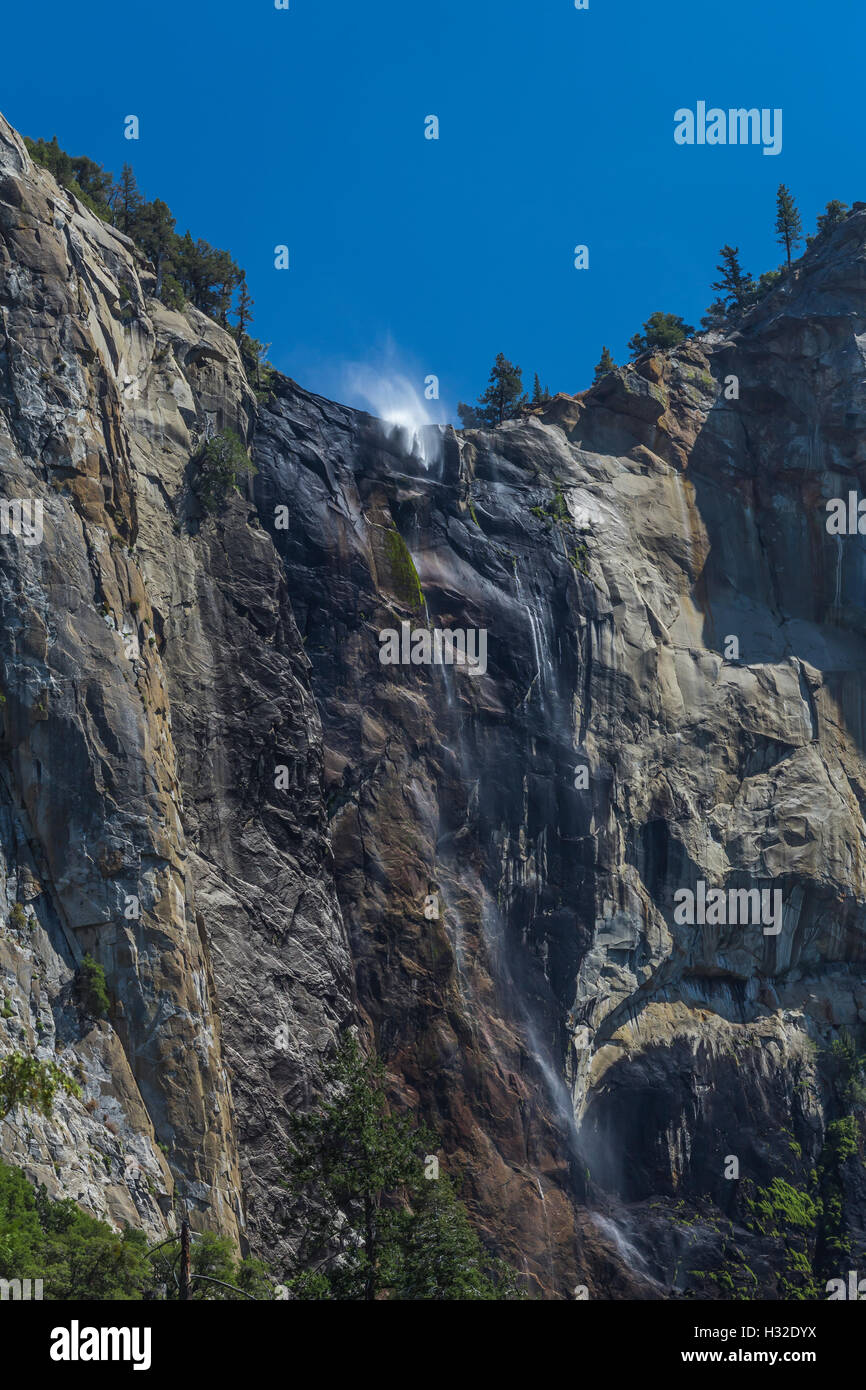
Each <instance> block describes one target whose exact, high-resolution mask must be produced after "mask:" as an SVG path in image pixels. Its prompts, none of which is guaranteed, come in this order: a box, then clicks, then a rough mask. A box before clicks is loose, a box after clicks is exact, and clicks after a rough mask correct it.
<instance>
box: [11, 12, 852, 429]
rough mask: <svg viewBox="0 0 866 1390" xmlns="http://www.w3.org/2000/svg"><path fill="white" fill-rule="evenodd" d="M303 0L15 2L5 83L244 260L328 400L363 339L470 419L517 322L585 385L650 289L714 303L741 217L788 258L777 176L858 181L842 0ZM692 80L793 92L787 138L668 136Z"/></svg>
mask: <svg viewBox="0 0 866 1390" xmlns="http://www.w3.org/2000/svg"><path fill="white" fill-rule="evenodd" d="M290 5H291V8H290V9H289V10H288V11H283V10H277V9H275V7H274V5H273V0H235V2H234V3H228V2H227V0H208V3H193V2H192V0H174V3H167V0H149V4H148V6H147V7H146V8H142V7H140V6H133V5H118V4H117V2H116V0H111V2H110V3H109V0H88V3H87V5H86V6H85V7H78V6H72V5H69V4H68V3H59V0H48V3H43V4H42V5H40V6H39V8H38V11H36V12H34V11H33V10H32V9H31V10H30V11H27V10H26V9H25V7H23V6H18V7H15V8H14V9H13V8H12V7H9V8H7V10H6V13H5V14H4V18H3V39H4V45H3V46H4V50H5V51H6V53H7V55H10V54H11V55H18V56H17V57H16V58H15V60H14V61H12V62H7V63H6V64H5V65H4V74H3V88H2V97H0V109H2V111H3V113H4V115H5V116H6V117H7V119H9V120H10V121H11V122H12V123H13V125H15V126H16V127H17V128H18V129H19V130H21V131H23V132H24V133H26V134H28V135H32V136H34V137H36V136H40V135H41V136H45V137H47V138H50V137H51V136H52V135H54V134H56V135H57V137H58V139H59V141H60V144H61V145H62V146H63V147H64V148H65V149H66V150H68V151H69V152H70V153H71V154H87V155H90V156H91V157H92V158H94V159H98V160H99V161H100V162H102V163H104V164H105V165H106V166H107V167H109V168H110V169H112V170H113V171H114V172H115V173H118V172H119V170H120V166H121V164H122V163H123V162H124V160H128V161H129V162H130V163H131V164H132V165H133V168H134V170H135V173H136V176H137V178H138V181H139V184H140V185H141V187H142V189H143V191H144V193H145V194H146V196H147V197H150V198H153V197H161V198H163V199H164V200H165V201H166V202H167V203H168V204H169V206H170V207H171V209H172V212H173V213H174V214H175V216H176V217H177V224H178V230H179V231H181V232H182V231H184V230H185V229H186V228H187V227H189V228H190V229H191V231H192V232H193V235H197V236H203V237H205V238H206V239H207V240H208V241H210V242H211V243H212V244H213V245H216V246H221V247H225V248H227V249H228V250H230V251H231V252H232V254H233V255H234V257H235V259H236V260H237V261H238V262H239V263H240V264H241V265H243V266H244V267H245V268H246V270H247V276H248V281H249V284H250V288H251V291H252V294H253V296H254V298H255V301H256V307H255V323H254V325H253V332H254V333H255V334H256V335H257V336H258V337H260V338H262V339H264V340H265V341H267V342H270V343H271V344H272V347H271V351H270V357H271V360H272V361H273V362H274V363H275V365H276V366H278V367H279V368H280V369H281V370H282V371H285V372H287V373H288V374H289V375H290V376H293V377H294V378H295V379H296V380H298V381H299V382H301V384H302V385H304V386H307V387H309V388H311V389H313V390H317V391H321V392H323V393H325V394H327V395H331V396H334V397H336V398H338V399H343V400H349V401H350V402H351V403H354V404H364V403H365V402H363V401H362V400H361V399H360V396H359V394H358V391H357V389H356V388H355V386H354V385H353V382H354V380H355V375H356V374H353V373H352V371H351V365H352V364H362V365H363V366H364V367H366V368H367V369H368V370H372V372H373V373H376V374H380V373H382V372H386V373H387V372H397V373H401V374H403V375H404V376H405V377H407V378H408V379H409V380H410V381H411V382H412V383H413V385H415V386H416V387H417V389H418V391H419V393H420V392H422V391H423V382H424V378H425V377H426V376H427V375H428V374H436V375H437V376H438V377H439V379H440V391H441V401H440V402H439V403H438V406H437V403H432V406H431V409H432V410H433V411H434V412H435V413H436V416H437V418H442V419H448V418H452V419H453V418H454V408H455V406H456V402H457V400H458V399H463V400H471V399H474V398H475V396H477V394H478V393H479V391H480V390H481V389H482V388H483V386H484V384H485V382H486V378H487V374H488V372H489V369H490V365H491V362H492V360H493V357H494V356H495V354H496V353H497V352H499V351H502V352H504V353H505V354H506V355H507V356H509V357H510V358H512V360H515V361H517V362H518V363H519V364H520V365H521V367H522V368H523V371H524V379H525V380H526V381H527V383H528V384H529V385H531V382H532V374H533V372H535V371H537V372H538V373H539V376H540V377H541V380H542V383H544V384H547V385H549V387H550V389H551V390H568V391H575V390H579V389H581V388H582V387H584V386H586V385H588V384H589V382H590V380H591V377H592V369H593V366H594V364H595V362H596V361H597V359H598V357H599V355H600V351H601V345H602V343H606V344H607V345H608V346H609V347H610V348H611V350H612V352H613V354H614V357H615V358H617V360H621V359H622V358H624V357H625V356H626V349H625V345H626V342H627V340H628V338H629V337H630V336H631V334H632V333H633V332H635V331H636V330H639V328H640V326H641V324H642V322H643V320H644V319H646V318H647V316H648V315H649V314H650V313H652V312H653V311H654V310H656V309H662V310H666V311H672V312H675V313H680V314H682V315H683V316H684V317H685V318H686V319H687V320H688V321H690V322H691V323H694V324H697V323H698V322H699V321H700V317H701V315H702V314H703V312H704V311H705V309H706V307H707V305H708V304H709V302H710V299H711V298H712V297H713V296H712V294H711V293H710V290H709V285H710V281H711V280H713V279H714V278H715V265H716V261H717V259H718V258H717V251H718V249H719V247H720V246H721V245H722V244H723V243H724V242H731V243H732V244H735V245H739V246H740V249H741V254H742V258H743V260H744V262H745V264H746V266H747V267H748V268H749V269H750V270H752V271H753V272H757V271H760V270H764V269H767V268H769V267H771V266H774V265H776V264H778V262H779V260H780V257H781V253H780V251H779V249H778V248H777V247H776V245H775V243H774V234H773V221H774V200H775V191H776V187H777V185H778V184H779V182H780V181H784V182H785V183H787V184H788V185H789V186H790V187H791V189H792V191H793V192H794V194H795V196H796V197H797V199H798V202H799V205H800V208H801V211H802V214H803V218H804V223H805V226H806V229H807V230H809V231H811V230H813V229H814V221H815V216H816V214H817V213H818V212H819V211H821V210H822V209H823V207H824V205H825V203H826V202H827V200H828V199H829V198H833V197H839V198H842V199H843V200H844V201H846V202H849V203H850V202H852V201H854V200H855V199H858V198H864V197H866V180H860V179H859V177H858V176H859V171H860V167H861V161H862V150H861V146H862V119H861V117H860V100H859V93H860V88H861V84H862V78H861V68H862V50H863V38H864V31H866V23H864V19H863V18H862V17H861V12H860V7H859V6H858V5H856V4H852V3H851V0H823V2H822V3H821V4H820V5H814V4H809V3H805V2H804V0H727V2H726V3H718V4H716V5H713V6H701V5H697V4H695V0H689V2H688V3H686V0H661V3H652V0H589V9H588V10H585V11H583V10H581V11H578V10H576V9H575V8H574V3H573V0H497V2H496V3H494V0H378V3H377V2H376V0H366V3H359V0H330V3H329V0H290ZM82 8H83V12H82ZM698 100H705V101H706V102H707V103H708V105H710V106H713V105H717V106H720V107H723V108H728V107H730V106H747V107H751V106H756V107H760V108H762V107H770V108H775V107H781V108H782V110H783V112H784V124H783V132H784V134H783V148H782V152H781V154H779V155H778V156H777V157H768V156H764V155H763V154H762V152H761V149H760V148H754V147H751V146H749V147H709V146H704V147H692V148H684V147H679V146H677V145H676V144H675V143H674V140H673V129H674V120H673V116H674V111H675V110H676V109H677V108H679V107H685V106H690V107H692V108H694V106H695V104H696V102H697V101H698ZM130 113H134V114H136V115H138V117H139V120H140V139H139V140H138V141H126V140H125V139H124V138H123V119H124V117H125V116H126V115H128V114H130ZM430 114H435V115H437V116H438V118H439V122H440V138H439V140H438V141H432V140H425V138H424V120H425V117H426V116H428V115H430ZM280 243H285V244H286V245H288V246H289V248H290V257H291V268H290V269H289V270H288V271H277V270H275V269H274V246H275V245H277V244H280ZM578 243H581V244H586V245H587V246H588V247H589V252H590V265H589V270H587V271H576V270H575V269H574V267H573V247H574V246H575V245H576V244H578Z"/></svg>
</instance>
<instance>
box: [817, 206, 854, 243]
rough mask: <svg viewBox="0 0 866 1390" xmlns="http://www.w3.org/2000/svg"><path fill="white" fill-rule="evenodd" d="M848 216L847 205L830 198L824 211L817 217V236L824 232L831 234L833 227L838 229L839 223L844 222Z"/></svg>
mask: <svg viewBox="0 0 866 1390" xmlns="http://www.w3.org/2000/svg"><path fill="white" fill-rule="evenodd" d="M847 215H848V204H847V203H842V202H840V201H839V199H838V198H831V199H830V201H829V203H828V204H827V206H826V208H825V209H824V211H823V212H822V213H821V214H820V215H819V217H818V235H819V236H821V235H822V234H823V233H824V232H831V231H832V230H833V228H834V227H838V225H839V223H840V222H844V221H845V218H846V217H847Z"/></svg>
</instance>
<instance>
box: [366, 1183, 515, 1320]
mask: <svg viewBox="0 0 866 1390" xmlns="http://www.w3.org/2000/svg"><path fill="white" fill-rule="evenodd" d="M392 1296H393V1297H394V1298H397V1299H401V1300H402V1299H412V1300H414V1299H425V1300H431V1301H437V1302H441V1301H445V1300H461V1301H467V1302H468V1301H479V1300H486V1301H490V1300H499V1299H518V1298H520V1297H521V1293H520V1290H519V1288H518V1285H517V1280H516V1279H515V1277H514V1271H513V1270H511V1269H509V1268H508V1266H507V1265H506V1264H505V1263H504V1262H503V1261H502V1260H497V1259H494V1258H491V1256H490V1255H488V1253H487V1251H486V1250H485V1249H484V1247H483V1245H482V1244H481V1241H480V1240H479V1239H478V1236H477V1235H476V1234H475V1232H474V1231H473V1229H472V1227H471V1225H470V1224H469V1218H468V1216H467V1214H466V1208H465V1207H464V1206H463V1203H462V1202H461V1201H460V1200H459V1198H458V1196H457V1194H456V1192H455V1191H454V1186H453V1184H452V1183H451V1181H450V1180H449V1178H448V1177H447V1176H446V1175H445V1174H444V1173H443V1174H441V1175H440V1176H439V1177H438V1178H437V1179H436V1180H435V1181H429V1182H425V1183H424V1184H423V1185H422V1187H421V1188H420V1189H419V1191H418V1193H417V1195H416V1196H415V1197H414V1199H413V1203H412V1215H411V1218H410V1219H409V1220H407V1221H406V1223H405V1225H404V1228H403V1233H402V1238H401V1241H400V1256H399V1260H398V1261H397V1262H396V1282H395V1286H394V1289H393V1294H392Z"/></svg>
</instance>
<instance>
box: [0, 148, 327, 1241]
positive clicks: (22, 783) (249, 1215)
mask: <svg viewBox="0 0 866 1390" xmlns="http://www.w3.org/2000/svg"><path fill="white" fill-rule="evenodd" d="M0 171H2V183H0V236H2V251H0V275H2V286H0V306H2V335H3V336H2V348H0V351H2V356H0V458H2V468H3V491H4V496H5V498H6V499H8V500H13V499H27V500H36V501H38V502H40V503H41V504H42V515H43V528H44V536H43V539H42V541H41V543H39V544H31V543H29V542H28V540H27V538H26V537H23V536H17V535H15V534H10V535H7V536H5V537H4V538H3V539H2V542H0V544H2V550H3V555H2V563H0V583H2V606H3V623H2V636H0V658H2V665H3V675H2V692H3V704H2V711H3V767H4V775H3V781H2V823H3V835H2V853H3V865H2V870H3V878H2V884H3V891H4V894H5V903H6V909H7V910H6V912H5V913H4V914H3V920H4V927H3V930H2V932H0V967H2V971H3V975H2V982H0V983H2V989H3V991H4V995H5V999H6V1005H5V1008H4V1009H3V1011H2V1012H3V1014H4V1017H3V1018H0V1040H2V1041H0V1046H2V1044H5V1047H3V1050H4V1051H7V1050H9V1048H10V1045H11V1046H13V1047H14V1046H19V1047H22V1046H23V1047H25V1048H26V1049H27V1050H31V1049H33V1048H34V1047H35V1048H36V1051H37V1053H38V1055H40V1056H41V1057H44V1058H47V1057H50V1056H52V1055H56V1057H57V1059H58V1060H59V1061H60V1062H61V1064H62V1065H64V1067H65V1068H66V1070H67V1071H69V1072H70V1073H72V1074H76V1075H79V1077H80V1079H81V1080H82V1081H83V1082H84V1092H83V1095H82V1098H81V1101H80V1102H76V1101H72V1100H70V1101H62V1102H60V1103H59V1104H58V1108H57V1122H56V1123H54V1122H52V1123H48V1122H45V1123H43V1124H34V1122H33V1120H32V1118H31V1117H30V1115H29V1112H28V1113H27V1115H26V1116H23V1115H22V1112H15V1113H14V1114H13V1116H12V1117H11V1118H10V1120H9V1121H7V1122H6V1123H4V1124H3V1126H2V1129H0V1134H2V1141H3V1148H2V1153H3V1156H4V1158H6V1159H7V1160H9V1161H16V1162H20V1163H21V1164H22V1165H23V1166H24V1167H25V1168H26V1169H27V1171H28V1173H29V1174H30V1176H31V1177H35V1178H39V1179H40V1180H45V1181H46V1182H47V1184H48V1186H49V1190H51V1191H63V1192H65V1193H67V1194H69V1195H72V1196H74V1197H77V1198H79V1200H81V1201H83V1202H84V1203H85V1204H86V1205H88V1206H89V1208H90V1209H92V1210H93V1211H94V1212H96V1213H97V1214H100V1215H107V1216H108V1217H110V1218H111V1219H113V1220H115V1221H120V1220H125V1219H128V1220H133V1221H137V1220H140V1221H141V1222H143V1223H146V1224H148V1225H149V1226H151V1227H153V1228H154V1229H155V1230H160V1229H163V1228H164V1226H165V1220H166V1216H167V1217H168V1220H169V1223H170V1222H171V1221H173V1219H174V1215H173V1207H174V1208H177V1207H178V1206H180V1207H182V1208H183V1210H186V1211H189V1212H190V1214H191V1219H192V1220H193V1221H195V1222H197V1223H198V1224H200V1225H202V1226H205V1227H209V1228H212V1229H216V1230H219V1231H222V1232H225V1233H226V1234H229V1235H232V1236H234V1237H236V1238H237V1237H239V1236H241V1235H242V1234H243V1232H244V1231H245V1229H246V1228H248V1229H249V1233H250V1236H251V1238H252V1239H253V1241H254V1242H255V1243H256V1244H257V1245H260V1246H265V1245H267V1244H268V1242H270V1243H271V1245H272V1244H273V1241H274V1238H275V1237H274V1232H275V1231H276V1230H279V1229H280V1226H281V1223H280V1197H279V1193H280V1189H279V1188H278V1186H277V1183H276V1181H275V1174H274V1172H273V1165H274V1162H275V1160H277V1159H278V1157H279V1152H280V1147H281V1134H282V1124H281V1117H282V1116H283V1115H284V1113H285V1107H286V1105H287V1104H289V1105H291V1104H297V1103H298V1102H299V1101H300V1102H303V1101H304V1100H305V1098H306V1094H307V1091H308V1090H309V1086H310V1079H311V1077H312V1079H313V1080H315V1077H316V1074H317V1071H318V1064H319V1057H320V1054H321V1051H322V1049H323V1048H325V1047H328V1046H330V1045H331V1044H332V1043H333V1039H334V1035H335V1032H336V1030H337V1028H338V1026H339V1025H340V1024H342V1023H343V1022H345V1021H346V1019H347V1018H348V1017H349V1014H350V1010H351V995H352V987H351V969H350V962H349V958H348V954H347V951H346V946H345V941H344V937H343V929H342V922H341V919H340V912H339V906H338V904H337V901H336V897H335V893H334V889H333V880H332V876H331V872H330V848H329V845H328V840H327V828H326V819H325V812H324V806H323V802H322V797H321V792H320V787H321V776H320V767H321V756H322V755H321V743H320V735H319V724H318V718H317V714H316V709H315V704H314V702H313V700H312V698H311V694H310V690H309V685H308V681H307V674H306V673H307V668H308V662H307V659H306V658H305V656H304V653H303V649H302V646H301V643H300V640H299V638H298V635H297V631H296V629H295V626H294V622H293V619H292V615H291V610H290V607H289V603H288V598H287V593H286V588H285V582H284V580H283V577H282V574H281V570H280V566H279V563H278V561H277V557H276V555H275V553H274V548H273V545H272V544H271V541H270V540H269V539H268V537H267V535H266V534H265V533H264V531H263V530H262V528H261V526H260V525H259V524H258V520H257V517H256V515H255V511H254V509H253V508H251V506H250V505H249V504H247V503H245V502H244V501H242V499H241V498H240V496H234V497H233V499H232V501H231V502H230V504H229V506H228V507H227V508H226V509H225V511H224V513H223V514H222V515H221V516H220V518H219V520H218V522H216V523H214V522H210V523H208V524H207V525H206V526H201V524H200V523H201V517H200V516H197V515H196V514H195V512H196V508H195V499H194V497H193V496H192V495H191V493H190V489H189V486H188V474H189V468H190V459H191V456H192V455H193V454H194V452H195V449H196V447H197V445H198V443H199V441H201V440H203V439H205V438H206V437H208V436H209V435H211V434H213V433H215V432H216V431H218V430H221V429H223V428H225V427H227V426H228V427H232V428H234V429H235V430H236V431H237V432H238V433H239V434H240V435H241V436H243V437H246V436H248V435H249V433H250V430H251V426H252V420H253V417H254V413H255V400H254V397H253V396H252V394H251V392H250V390H249V387H248V386H247V384H246V380H245V377H244V375H243V372H242V370H241V367H240V362H239V359H238V357H237V352H236V350H235V347H234V344H233V342H232V340H231V339H230V338H229V337H228V335H227V334H226V333H225V332H223V331H222V329H220V328H218V327H217V326H216V325H215V324H214V323H212V322H211V321H210V320H209V319H208V318H206V317H205V316H204V315H201V314H199V313H197V312H196V311H195V310H189V311H188V312H187V313H186V314H185V315H181V314H177V313H173V312H170V311H168V310H166V309H165V308H164V307H163V306H162V305H161V304H160V303H159V302H158V301H156V300H155V299H153V298H152V297H151V296H150V294H149V291H152V290H153V288H154V285H153V276H152V275H149V274H148V269H147V267H146V266H145V264H144V263H143V262H142V260H141V257H140V256H139V255H138V253H137V252H136V251H135V249H134V248H133V247H132V245H131V243H129V242H128V241H127V239H126V238H124V237H122V236H121V235H120V234H119V233H117V232H115V231H114V230H113V229H111V228H109V227H106V226H105V225H104V224H103V223H102V222H100V221H99V219H98V218H96V217H94V216H92V215H91V214H90V213H89V212H87V211H86V210H85V209H83V208H82V207H81V206H80V205H79V204H77V203H76V201H75V200H74V199H71V198H70V197H69V196H68V195H66V194H65V193H64V192H63V190H61V189H59V188H58V186H57V185H56V184H55V183H54V181H53V179H51V178H50V177H49V176H47V175H46V174H45V173H44V172H43V171H41V170H38V169H36V168H35V167H34V166H33V165H32V164H31V162H30V160H29V158H28V157H27V155H26V152H25V150H24V148H23V146H22V144H21V142H20V141H19V140H18V137H17V136H16V135H15V134H14V133H13V132H12V131H11V130H10V129H9V127H8V126H6V125H0ZM276 754H279V761H280V762H281V763H282V764H283V765H285V766H286V768H287V769H288V775H289V777H290V783H291V787H292V798H291V803H290V804H289V805H288V806H286V805H285V804H277V801H276V798H275V794H274V792H273V774H272V771H271V767H272V763H273V762H274V760H275V756H276ZM268 787H270V792H269V790H268ZM16 903H18V904H20V907H21V909H22V913H16V912H15V910H14V907H15V904H16ZM21 915H24V916H25V917H26V920H24V921H21V922H20V924H19V925H16V919H17V918H18V917H19V916H21ZM86 952H89V953H90V954H91V955H92V956H93V957H94V958H95V960H96V961H97V962H98V963H99V964H101V965H102V966H103V968H104V970H105V973H106V978H107V983H108V987H109V993H110V996H111V999H112V1009H111V1013H110V1017H109V1019H106V1020H103V1021H99V1022H95V1021H94V1020H92V1019H89V1018H87V1017H86V1016H85V1015H83V1014H82V1012H81V1010H80V1009H79V1008H76V990H75V988H74V980H75V975H76V971H77V970H78V968H79V966H80V963H81V960H82V958H83V956H84V954H85V953H86ZM286 1023H287V1024H288V1025H289V1027H288V1029H287V1030H286V1032H285V1033H283V1034H281V1033H279V1032H278V1029H279V1026H280V1024H286ZM232 1092H233V1094H234V1105H233V1103H232ZM106 1122H108V1123H109V1124H111V1125H112V1126H113V1129H106ZM263 1193H264V1197H263ZM280 1238H281V1239H282V1238H283V1236H282V1232H281V1230H280Z"/></svg>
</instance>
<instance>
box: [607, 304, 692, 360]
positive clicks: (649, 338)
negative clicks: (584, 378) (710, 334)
mask: <svg viewBox="0 0 866 1390" xmlns="http://www.w3.org/2000/svg"><path fill="white" fill-rule="evenodd" d="M694 331H695V330H694V328H693V327H692V325H691V324H690V323H686V321H685V319H683V318H681V317H680V315H679V314H663V313H661V311H657V312H656V313H654V314H650V316H649V318H648V319H647V321H646V323H645V324H644V332H643V333H642V334H641V333H635V334H634V336H633V337H632V338H630V339H629V342H628V350H629V352H630V353H631V354H632V356H635V357H638V356H640V354H641V353H642V352H648V351H649V349H650V348H655V347H660V348H668V347H676V346H677V344H678V343H682V342H685V340H686V338H688V337H690V336H691V334H692V333H694ZM600 365H601V364H600V363H599V366H600Z"/></svg>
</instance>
